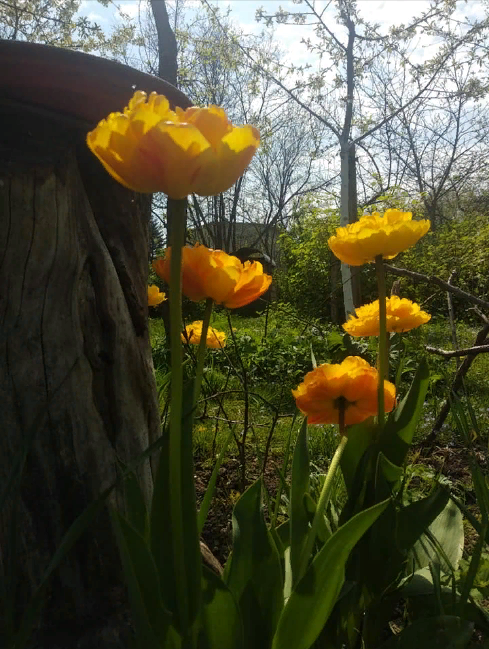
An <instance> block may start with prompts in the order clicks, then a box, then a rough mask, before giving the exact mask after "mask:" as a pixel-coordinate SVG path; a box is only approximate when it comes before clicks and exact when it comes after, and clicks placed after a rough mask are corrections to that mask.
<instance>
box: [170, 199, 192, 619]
mask: <svg viewBox="0 0 489 649" xmlns="http://www.w3.org/2000/svg"><path fill="white" fill-rule="evenodd" d="M168 202H169V203H170V202H171V203H172V209H173V213H174V215H175V218H174V221H173V228H172V237H171V260H170V291H169V293H170V354H171V397H170V399H171V400H170V444H169V446H170V448H169V455H170V462H169V465H170V480H169V484H170V494H169V496H170V514H171V536H172V546H173V565H174V571H175V574H176V575H177V579H175V584H176V588H177V593H176V598H177V602H176V607H177V611H178V617H179V623H180V628H182V629H187V628H188V627H189V611H188V600H187V594H186V585H187V578H186V572H187V571H186V566H185V556H184V552H183V548H184V547H185V539H184V528H183V500H182V439H181V437H182V413H183V364H182V363H183V353H182V341H181V338H180V337H181V330H182V270H181V265H182V248H183V246H184V244H185V227H186V208H187V199H182V200H173V199H168ZM168 533H170V530H169V531H168ZM168 560H169V561H171V559H170V558H168Z"/></svg>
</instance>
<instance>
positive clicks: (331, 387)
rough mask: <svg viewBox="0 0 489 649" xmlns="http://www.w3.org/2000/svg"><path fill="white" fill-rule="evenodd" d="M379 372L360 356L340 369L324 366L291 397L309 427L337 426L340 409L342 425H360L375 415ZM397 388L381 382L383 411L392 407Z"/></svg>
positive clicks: (339, 367)
mask: <svg viewBox="0 0 489 649" xmlns="http://www.w3.org/2000/svg"><path fill="white" fill-rule="evenodd" d="M377 384H378V372H377V370H376V369H375V368H374V367H371V366H370V365H369V364H368V363H367V361H365V360H364V359H363V358H360V357H359V356H348V357H347V358H345V360H344V361H343V362H342V363H340V364H339V365H338V364H336V365H332V364H328V363H324V364H323V365H319V366H318V367H317V368H316V369H314V370H313V371H312V372H309V373H308V374H306V376H305V377H304V381H303V382H302V383H301V384H300V385H299V386H298V387H297V388H296V389H295V390H292V394H293V395H294V397H295V400H296V404H297V407H298V408H299V410H300V411H301V412H302V413H304V414H305V415H307V419H308V422H309V423H310V424H338V423H339V412H340V405H342V406H343V407H344V412H345V425H346V426H350V425H353V424H359V423H360V422H362V421H364V420H365V419H367V418H368V417H372V416H373V415H376V414H377V408H378V404H377ZM395 398H396V388H395V386H394V385H393V384H392V383H390V382H389V381H384V400H385V411H386V412H390V411H391V410H392V408H393V407H394V403H395Z"/></svg>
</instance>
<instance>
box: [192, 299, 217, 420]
mask: <svg viewBox="0 0 489 649" xmlns="http://www.w3.org/2000/svg"><path fill="white" fill-rule="evenodd" d="M213 306H214V300H213V299H212V298H211V297H208V298H207V300H206V303H205V312H204V319H203V321H202V334H201V336H200V343H199V348H198V350H197V366H196V368H195V383H194V409H195V408H196V406H197V402H198V400H199V396H200V388H201V385H202V376H203V375H204V361H205V353H206V351H207V331H208V329H209V323H210V321H211V314H212V307H213Z"/></svg>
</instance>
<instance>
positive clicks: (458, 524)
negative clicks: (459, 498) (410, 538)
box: [411, 488, 464, 572]
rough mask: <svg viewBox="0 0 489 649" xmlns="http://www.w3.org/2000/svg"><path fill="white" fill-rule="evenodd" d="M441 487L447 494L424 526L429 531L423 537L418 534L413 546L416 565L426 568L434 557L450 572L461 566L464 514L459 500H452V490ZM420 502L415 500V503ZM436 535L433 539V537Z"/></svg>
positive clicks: (416, 566) (444, 494)
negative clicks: (457, 503) (459, 507)
mask: <svg viewBox="0 0 489 649" xmlns="http://www.w3.org/2000/svg"><path fill="white" fill-rule="evenodd" d="M440 491H441V492H442V493H443V495H442V496H440V498H439V499H438V500H439V506H438V508H436V509H435V508H434V511H433V513H435V512H436V513H435V515H434V516H433V517H432V518H431V520H430V521H429V522H428V525H426V526H425V528H424V530H423V532H428V533H427V534H424V535H423V536H422V537H421V535H420V537H421V538H420V537H418V539H417V540H416V541H417V542H416V544H415V545H414V547H413V549H412V555H413V559H414V562H415V569H419V568H424V567H425V566H427V565H429V563H430V561H437V562H439V563H440V564H441V568H442V570H444V571H445V572H450V571H451V570H452V569H453V570H456V569H457V568H458V564H459V561H460V559H461V558H462V552H463V548H464V526H463V518H462V514H461V512H460V510H459V509H458V507H457V506H456V505H455V503H453V502H452V501H451V500H449V498H450V495H449V493H448V492H447V491H446V490H445V489H443V488H440ZM428 498H430V496H428ZM425 500H426V499H425ZM416 504H417V503H413V505H416ZM413 505H411V507H412V506H413ZM420 516H422V514H420ZM412 518H413V519H414V518H415V517H412ZM413 524H414V520H413ZM428 526H429V530H428ZM432 537H433V540H431V538H432ZM440 555H441V556H440ZM447 563H448V564H449V565H447Z"/></svg>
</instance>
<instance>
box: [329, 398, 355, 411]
mask: <svg viewBox="0 0 489 649" xmlns="http://www.w3.org/2000/svg"><path fill="white" fill-rule="evenodd" d="M355 403H356V401H348V399H346V398H345V397H338V398H337V399H335V400H334V401H333V408H334V409H335V410H341V409H342V410H343V412H346V411H347V409H348V407H349V406H353V405H355Z"/></svg>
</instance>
